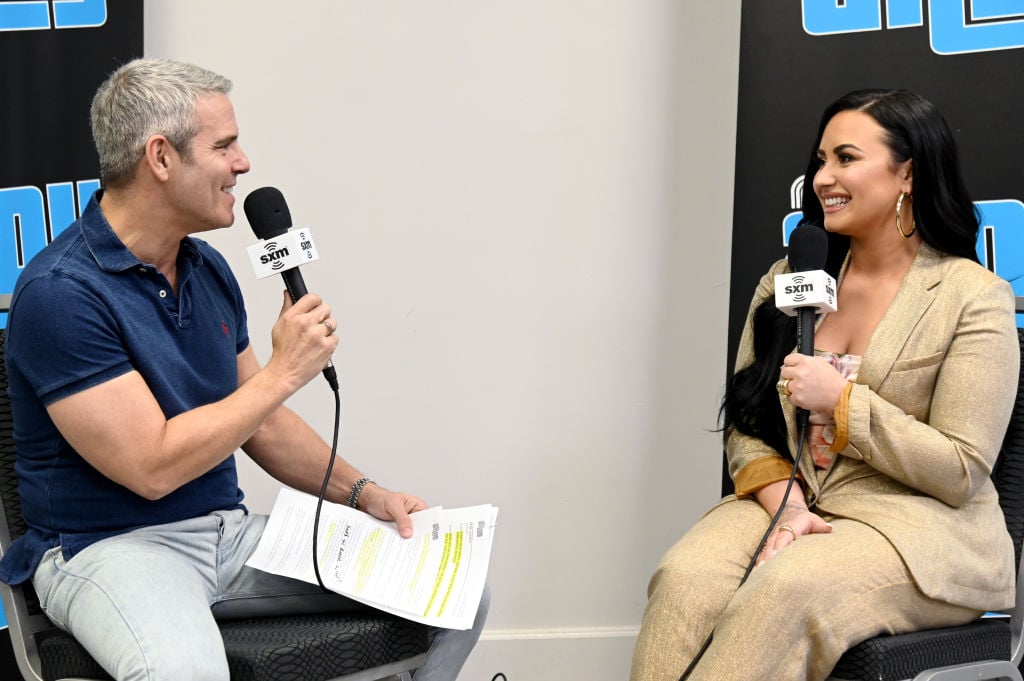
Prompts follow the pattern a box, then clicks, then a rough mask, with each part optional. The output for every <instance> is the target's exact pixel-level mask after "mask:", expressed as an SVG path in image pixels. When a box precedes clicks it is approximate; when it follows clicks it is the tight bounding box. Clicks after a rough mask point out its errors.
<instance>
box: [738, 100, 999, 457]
mask: <svg viewBox="0 0 1024 681" xmlns="http://www.w3.org/2000/svg"><path fill="white" fill-rule="evenodd" d="M841 111H863V112H864V113H866V114H868V115H869V116H871V117H872V118H873V119H875V121H876V122H877V123H878V124H879V125H880V126H881V127H882V129H883V130H884V131H885V140H884V141H885V143H886V144H887V145H888V147H889V149H890V151H891V152H892V157H893V162H894V163H903V162H905V161H907V160H911V161H912V162H913V165H912V173H913V193H912V202H911V205H912V209H913V215H914V222H915V224H916V227H917V230H918V232H920V234H921V238H922V239H923V240H924V242H925V243H927V244H928V245H929V246H932V247H933V248H935V249H936V250H938V251H941V252H943V253H948V254H950V255H955V256H960V257H963V258H968V259H970V260H973V261H975V262H978V255H977V251H976V250H975V248H976V245H977V240H978V225H979V222H980V220H979V214H978V211H977V209H976V208H975V206H974V203H973V202H972V201H971V197H970V195H969V194H968V192H967V187H966V186H965V185H964V181H963V178H962V177H961V175H960V161H959V153H958V151H957V147H956V141H955V140H954V138H953V134H952V132H951V131H950V129H949V125H947V123H946V120H945V119H944V118H943V117H942V114H941V113H939V110H938V109H936V108H935V106H934V105H933V104H932V103H931V102H929V101H928V100H927V99H925V98H923V97H921V96H920V95H917V94H914V93H913V92H909V91H907V90H856V91H854V92H850V93H848V94H846V95H843V96H842V97H840V98H839V99H837V100H836V101H834V102H833V103H832V104H830V105H829V106H828V107H827V108H826V109H825V111H824V112H823V113H822V115H821V123H820V124H819V126H818V134H817V136H816V137H815V139H814V144H813V145H812V147H811V153H810V157H809V159H808V162H807V170H806V172H805V173H804V193H803V214H804V220H805V221H810V222H816V223H818V224H822V221H823V219H824V213H823V210H822V207H821V203H820V202H819V201H818V197H817V196H816V195H815V193H814V175H815V173H817V171H818V165H819V161H818V148H819V146H820V144H821V137H822V135H823V134H824V132H825V126H826V125H828V122H829V121H831V120H832V118H833V117H834V116H835V115H836V114H837V113H839V112H841ZM893 210H894V211H895V205H894V206H893ZM849 249H850V240H849V238H848V237H845V236H842V235H839V234H833V233H829V234H828V260H827V262H826V265H825V269H826V270H827V271H828V272H829V274H831V275H832V276H833V277H838V276H839V269H840V268H841V267H842V264H843V261H844V260H845V259H846V254H847V253H848V252H849ZM752 327H753V328H752V331H753V334H754V336H753V337H754V361H753V363H751V364H750V365H749V366H747V367H745V368H742V369H740V370H739V371H737V372H736V373H735V374H734V375H733V377H732V379H731V380H730V382H729V384H728V385H727V386H726V391H725V397H724V398H723V399H722V407H721V409H720V412H719V417H720V419H721V422H722V430H723V432H724V434H725V437H728V435H729V433H730V432H731V431H732V429H733V428H735V429H736V430H738V431H739V432H741V433H744V434H745V435H750V436H753V437H757V438H759V439H761V440H763V441H764V442H765V443H766V444H767V445H768V446H770V447H772V448H773V449H775V450H776V451H777V452H779V453H780V454H781V455H782V456H785V457H788V458H792V455H791V454H790V452H789V446H788V444H787V436H786V424H785V420H784V419H783V416H782V407H781V406H780V404H779V400H778V396H777V394H776V392H775V384H776V382H777V381H778V379H779V367H780V366H781V364H782V359H783V358H784V357H785V356H786V355H788V354H789V353H791V352H792V351H793V348H794V347H795V346H796V342H797V338H796V319H795V318H794V317H789V316H787V315H785V314H783V313H781V312H779V311H778V310H777V309H776V308H775V301H774V299H772V298H769V299H768V300H766V301H764V303H762V304H761V305H760V306H759V307H758V308H757V309H756V310H755V311H754V314H753V319H752Z"/></svg>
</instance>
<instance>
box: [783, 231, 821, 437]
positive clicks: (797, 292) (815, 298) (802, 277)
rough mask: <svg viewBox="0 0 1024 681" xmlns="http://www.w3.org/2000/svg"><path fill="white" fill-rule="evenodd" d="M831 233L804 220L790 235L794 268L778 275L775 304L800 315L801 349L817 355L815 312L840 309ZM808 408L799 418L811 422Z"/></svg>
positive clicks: (799, 338)
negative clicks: (830, 266) (830, 262)
mask: <svg viewBox="0 0 1024 681" xmlns="http://www.w3.org/2000/svg"><path fill="white" fill-rule="evenodd" d="M827 258H828V235H827V234H825V230H824V229H823V228H822V227H821V226H820V225H817V224H814V223H810V222H803V223H801V224H800V225H798V226H797V228H796V229H794V230H793V233H792V234H791V235H790V237H789V255H788V259H789V268H790V270H791V272H789V273H786V274H779V275H776V277H775V306H776V307H778V308H779V309H780V310H782V311H783V312H785V313H786V314H788V315H790V316H796V318H797V325H796V334H797V351H798V352H799V353H800V354H801V355H811V356H813V355H814V316H815V315H816V314H818V313H821V312H835V311H836V282H835V279H833V278H832V276H831V275H829V274H828V273H827V272H825V260H826V259H827ZM809 416H810V414H809V412H808V411H807V410H806V409H797V420H798V422H799V424H800V425H801V426H805V425H807V419H808V417H809Z"/></svg>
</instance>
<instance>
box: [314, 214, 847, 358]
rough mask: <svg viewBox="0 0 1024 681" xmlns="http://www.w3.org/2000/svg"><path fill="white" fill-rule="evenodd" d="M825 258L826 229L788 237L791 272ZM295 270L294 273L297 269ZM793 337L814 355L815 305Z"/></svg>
mask: <svg viewBox="0 0 1024 681" xmlns="http://www.w3.org/2000/svg"><path fill="white" fill-rule="evenodd" d="M827 258H828V235H826V234H825V230H824V229H822V228H821V227H819V226H818V225H815V224H813V223H810V222H805V223H803V224H800V225H798V226H797V228H796V229H794V230H793V234H792V235H790V237H789V255H788V256H787V259H788V260H789V268H790V269H791V270H793V271H794V272H811V271H814V270H824V269H825V260H826V259H827ZM296 271H297V270H296ZM796 310H797V324H796V337H797V348H798V349H799V352H800V354H801V355H813V354H814V315H815V314H816V313H817V312H818V306H817V305H813V304H808V305H804V306H801V307H798V308H797V309H796Z"/></svg>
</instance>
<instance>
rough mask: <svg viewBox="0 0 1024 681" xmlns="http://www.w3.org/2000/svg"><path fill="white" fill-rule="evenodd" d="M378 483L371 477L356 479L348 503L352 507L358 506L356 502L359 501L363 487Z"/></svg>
mask: <svg viewBox="0 0 1024 681" xmlns="http://www.w3.org/2000/svg"><path fill="white" fill-rule="evenodd" d="M371 482H372V483H373V484H375V485H376V484H377V483H375V482H373V480H370V479H369V478H359V479H358V480H356V484H354V485H352V491H351V492H350V493H349V495H348V505H349V506H351V507H352V508H357V507H356V504H357V503H359V495H360V494H361V493H362V491H363V488H364V487H366V486H367V485H368V484H370V483H371Z"/></svg>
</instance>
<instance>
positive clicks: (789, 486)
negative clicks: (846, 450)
mask: <svg viewBox="0 0 1024 681" xmlns="http://www.w3.org/2000/svg"><path fill="white" fill-rule="evenodd" d="M806 437H807V424H806V422H805V423H803V424H802V425H801V428H800V439H799V441H798V443H797V447H796V459H795V460H794V461H793V470H792V472H790V474H789V481H788V482H787V483H786V491H785V492H783V494H782V502H781V503H780V504H779V508H778V510H777V511H775V515H773V516H772V519H771V522H770V523H768V529H767V530H765V532H764V536H762V537H761V541H760V542H759V543H758V545H757V550H756V551H754V557H753V558H751V559H750V564H749V565H747V570H746V572H744V573H743V578H742V579H740V583H739V584H738V585H736V591H739V589H740V587H741V586H743V584H744V583H745V582H746V581H747V577H749V576H750V573H751V572H752V571H753V570H754V566H755V565H756V564H757V557H758V556H759V555H761V551H762V550H763V549H764V545H765V544H767V543H768V537H770V536H771V534H772V532H773V531H774V530H775V525H776V524H778V522H779V518H780V517H782V512H783V511H784V510H785V508H786V502H788V501H789V493H790V492H791V491H792V490H793V483H794V482H795V481H796V472H797V470H799V468H800V459H801V458H802V457H803V453H804V440H805V439H806ZM734 593H735V592H734ZM714 637H715V630H714V628H712V629H711V633H710V634H708V637H707V638H706V639H704V644H703V645H701V647H700V650H698V651H697V655H696V656H695V657H694V658H693V661H691V662H690V664H689V666H688V667H687V668H686V669H685V670H684V671H683V675H682V676H680V677H679V681H686V679H687V678H689V676H690V673H691V672H693V668H694V667H696V666H697V663H698V662H700V660H701V658H702V657H704V653H705V652H706V651H707V649H708V646H710V645H711V640H712V639H713V638H714Z"/></svg>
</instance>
